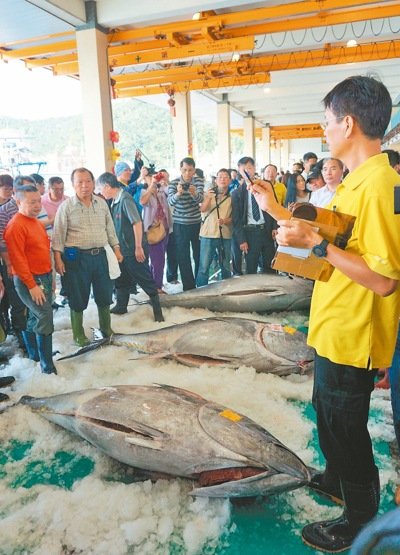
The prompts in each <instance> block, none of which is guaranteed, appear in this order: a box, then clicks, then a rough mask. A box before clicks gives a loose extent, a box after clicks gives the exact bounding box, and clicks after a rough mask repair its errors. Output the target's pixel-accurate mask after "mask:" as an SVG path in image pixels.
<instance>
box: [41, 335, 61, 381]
mask: <svg viewBox="0 0 400 555" xmlns="http://www.w3.org/2000/svg"><path fill="white" fill-rule="evenodd" d="M36 341H37V346H38V351H39V356H40V367H41V369H42V373H43V374H57V370H56V367H55V366H54V362H53V336H52V334H50V335H42V334H40V333H37V334H36Z"/></svg>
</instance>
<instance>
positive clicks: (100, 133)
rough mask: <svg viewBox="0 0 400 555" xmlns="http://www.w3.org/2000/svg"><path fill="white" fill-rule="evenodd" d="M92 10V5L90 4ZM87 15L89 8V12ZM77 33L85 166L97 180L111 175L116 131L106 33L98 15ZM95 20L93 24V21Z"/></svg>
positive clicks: (93, 16) (93, 15)
mask: <svg viewBox="0 0 400 555" xmlns="http://www.w3.org/2000/svg"><path fill="white" fill-rule="evenodd" d="M87 4H88V5H89V6H90V7H91V8H93V4H94V3H93V2H87ZM87 12H88V8H87ZM91 16H92V19H91V20H90V23H88V25H86V26H85V27H81V28H80V29H78V30H77V32H76V43H77V48H78V62H79V76H80V81H81V89H82V110H83V131H84V141H85V152H86V165H87V167H88V169H90V170H91V171H92V172H93V173H94V175H95V177H97V176H98V175H100V174H101V173H103V172H105V171H111V169H112V167H113V165H114V161H113V160H112V157H111V151H112V143H111V140H110V131H111V130H112V129H113V121H112V109H111V88H110V72H109V67H108V57H107V48H108V40H107V32H106V30H104V29H101V28H99V27H98V26H97V25H96V22H95V21H94V20H95V14H93V12H91ZM93 19H94V20H93Z"/></svg>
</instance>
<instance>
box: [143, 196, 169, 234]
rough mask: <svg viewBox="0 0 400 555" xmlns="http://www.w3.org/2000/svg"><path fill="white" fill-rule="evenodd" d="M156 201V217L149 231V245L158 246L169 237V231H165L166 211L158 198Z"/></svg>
mask: <svg viewBox="0 0 400 555" xmlns="http://www.w3.org/2000/svg"><path fill="white" fill-rule="evenodd" d="M156 199H157V211H156V217H155V220H154V222H153V223H152V224H151V226H150V227H149V228H148V230H147V242H148V243H149V245H156V244H157V243H160V241H162V240H163V239H164V237H165V236H166V235H167V230H166V229H165V226H164V223H163V219H164V217H165V215H164V210H163V207H162V205H161V202H160V201H159V199H158V197H156Z"/></svg>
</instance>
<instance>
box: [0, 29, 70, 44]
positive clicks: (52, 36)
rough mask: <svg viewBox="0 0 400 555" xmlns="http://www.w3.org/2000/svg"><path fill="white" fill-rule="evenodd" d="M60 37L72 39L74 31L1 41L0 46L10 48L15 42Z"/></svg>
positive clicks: (40, 40)
mask: <svg viewBox="0 0 400 555" xmlns="http://www.w3.org/2000/svg"><path fill="white" fill-rule="evenodd" d="M61 37H62V38H64V37H71V40H72V39H73V38H74V37H75V31H64V32H63V33H53V34H51V35H42V36H41V37H34V38H29V39H20V40H14V41H10V42H3V43H0V48H10V47H11V46H15V45H16V44H32V43H33V42H43V41H44V40H54V39H60V38H61Z"/></svg>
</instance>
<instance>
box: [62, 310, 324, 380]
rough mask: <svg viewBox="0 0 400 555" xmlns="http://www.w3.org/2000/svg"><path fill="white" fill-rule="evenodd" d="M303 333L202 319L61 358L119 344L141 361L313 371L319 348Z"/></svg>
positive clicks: (125, 336) (114, 338) (264, 324)
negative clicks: (164, 359) (315, 347)
mask: <svg viewBox="0 0 400 555" xmlns="http://www.w3.org/2000/svg"><path fill="white" fill-rule="evenodd" d="M306 339H307V336H306V334H305V333H304V331H300V330H296V328H293V327H291V326H281V325H279V324H269V323H267V322H260V321H257V320H247V319H245V318H229V317H220V318H203V319H200V320H192V321H190V322H185V323H184V324H176V325H174V326H168V327H165V328H161V329H158V330H152V331H148V332H143V333H133V334H120V333H116V334H114V335H112V336H111V337H108V338H104V339H100V340H98V341H94V342H93V343H92V344H91V345H89V346H86V347H83V348H82V349H79V350H78V351H76V352H75V353H73V354H72V355H69V356H65V357H62V359H59V360H63V359H67V358H71V357H74V356H78V355H81V354H83V353H87V352H89V351H93V350H95V349H97V348H98V347H100V346H102V345H118V346H124V347H129V348H130V349H134V350H135V351H137V354H136V356H135V358H136V359H140V358H142V359H143V358H147V357H155V358H169V359H174V360H177V361H178V362H181V363H182V364H186V365H187V366H199V365H200V364H208V365H210V366H230V367H233V368H238V367H239V366H242V365H246V366H252V367H253V368H255V369H256V370H257V371H258V372H271V373H273V374H278V375H280V376H283V375H287V374H291V373H293V372H303V371H304V370H306V369H308V368H309V366H310V362H311V361H312V360H313V359H314V351H313V349H311V348H310V347H308V346H307V344H306Z"/></svg>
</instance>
